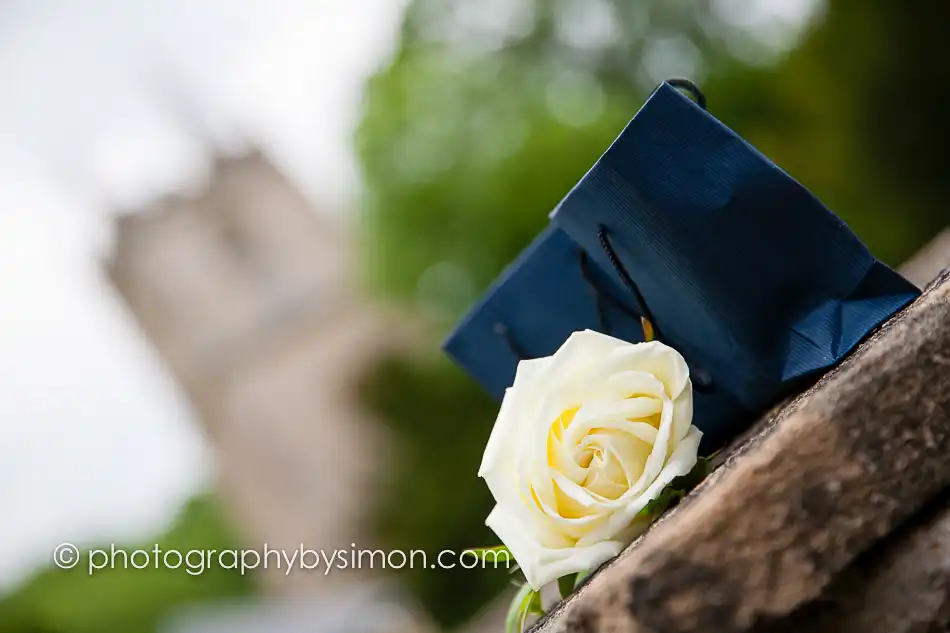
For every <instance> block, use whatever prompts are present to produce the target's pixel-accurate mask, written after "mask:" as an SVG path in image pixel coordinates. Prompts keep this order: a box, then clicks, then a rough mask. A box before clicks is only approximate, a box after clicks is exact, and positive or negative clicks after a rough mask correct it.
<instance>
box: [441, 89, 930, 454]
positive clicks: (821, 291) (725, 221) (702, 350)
mask: <svg viewBox="0 0 950 633" xmlns="http://www.w3.org/2000/svg"><path fill="white" fill-rule="evenodd" d="M683 84H685V86H686V87H688V88H692V86H691V85H690V84H688V83H686V82H681V84H680V85H683ZM692 90H694V91H695V88H692ZM695 92H696V94H697V95H698V97H699V98H698V99H697V101H698V103H697V102H694V101H693V100H691V99H690V98H688V97H687V96H685V95H684V94H683V93H681V92H680V91H679V90H677V88H676V87H674V86H673V85H672V83H664V84H661V85H660V86H659V87H658V88H657V89H656V90H655V91H654V93H653V94H652V95H651V96H650V98H649V99H648V100H647V102H646V103H645V104H644V106H643V107H642V108H641V109H640V111H639V112H638V113H637V114H636V116H635V117H634V118H633V119H632V120H631V121H630V123H629V124H628V125H627V127H626V128H625V129H624V130H623V132H622V133H621V134H620V136H619V137H618V138H617V139H616V140H615V141H614V143H613V144H612V145H611V146H610V148H609V149H608V150H607V151H606V153H604V155H603V156H602V157H601V158H600V160H599V161H598V162H597V163H596V164H595V165H594V167H593V168H591V170H590V171H589V172H588V173H587V174H586V175H585V176H584V177H583V178H582V179H581V181H580V182H579V183H578V184H577V185H576V186H575V187H574V188H573V189H572V190H571V191H570V192H569V193H568V195H567V196H566V197H565V198H564V200H563V201H562V202H561V203H560V204H559V205H558V207H557V208H556V209H555V210H554V212H553V213H552V214H551V225H550V226H549V227H548V228H547V229H546V230H545V231H544V232H543V233H542V234H541V235H540V236H539V237H538V238H537V239H536V240H535V242H534V243H532V245H531V246H529V247H528V248H527V249H526V250H525V251H524V252H523V253H522V254H521V256H520V257H519V258H518V259H516V260H515V262H513V263H512V264H511V265H510V266H509V267H508V269H507V270H506V271H505V272H504V273H503V274H502V275H501V277H499V279H497V280H496V282H495V283H494V284H493V285H492V287H491V288H490V289H489V290H488V292H487V293H486V295H485V296H484V297H483V298H482V300H481V301H480V302H479V304H478V305H477V306H476V307H475V308H474V309H473V310H472V311H471V312H470V313H469V314H468V315H467V316H466V317H465V319H464V320H463V321H462V323H461V324H460V325H459V327H458V328H457V329H456V331H455V332H454V333H453V334H452V335H451V336H450V338H449V339H448V340H447V341H446V343H445V350H446V352H447V353H448V354H449V355H450V356H451V357H452V358H453V359H454V360H455V361H456V362H458V363H459V364H460V365H461V366H462V367H463V368H465V369H466V370H467V371H468V372H469V373H470V374H471V375H472V376H473V377H474V378H475V379H476V380H478V381H479V383H481V384H482V385H483V386H484V387H485V388H487V389H488V390H489V391H490V392H491V393H492V394H494V395H495V396H496V397H499V398H500V397H501V396H502V395H503V393H504V389H505V388H507V387H508V386H510V384H511V382H512V380H513V377H514V372H515V367H516V365H517V362H518V360H519V359H520V358H533V357H538V356H548V355H550V354H553V353H554V352H555V351H556V350H557V348H558V347H560V345H561V344H562V343H563V342H564V341H565V340H566V339H567V337H568V336H569V335H570V334H571V333H572V332H574V331H577V330H583V329H593V330H598V331H601V332H604V333H607V334H610V335H612V336H615V337H617V338H621V339H625V340H628V341H632V342H637V341H641V340H643V333H642V329H641V324H640V317H642V316H646V317H648V319H649V321H650V323H652V324H653V325H654V327H655V331H656V338H657V339H659V340H661V341H663V342H664V343H666V344H667V345H670V346H671V347H673V348H675V349H677V350H678V351H679V352H680V353H681V354H682V355H683V357H684V358H685V359H686V361H687V363H688V364H689V365H690V372H691V375H692V378H693V384H694V391H695V408H694V424H695V425H696V426H697V427H699V428H700V430H702V431H703V433H704V440H703V443H704V450H714V449H716V448H718V447H720V446H722V445H723V444H724V443H725V442H727V441H728V440H730V439H731V438H732V437H734V436H735V435H736V434H737V433H739V432H741V431H742V430H743V429H744V428H746V427H747V426H748V424H749V423H750V422H751V421H752V419H753V418H754V417H755V416H756V415H757V414H759V413H761V412H762V411H763V410H764V409H766V408H767V407H769V406H771V405H772V404H774V403H775V402H776V401H777V400H778V399H780V398H781V397H782V396H784V395H786V394H788V393H789V392H790V391H791V390H793V389H795V387H796V386H797V385H800V384H801V383H802V382H803V381H806V380H812V379H814V378H815V377H817V376H818V375H820V374H821V373H822V372H823V371H826V370H827V369H829V368H830V367H832V366H833V365H835V364H836V363H837V362H838V361H840V360H841V359H842V358H843V357H844V356H845V355H846V354H847V353H848V352H849V351H850V350H851V349H853V348H854V346H855V345H857V343H858V342H860V341H861V340H862V339H863V338H864V337H865V336H866V335H867V334H868V333H870V332H871V330H873V329H874V328H875V327H876V326H878V325H879V324H881V323H882V322H883V321H885V320H886V319H887V318H888V317H889V316H891V315H892V314H894V312H896V311H897V310H899V309H900V308H902V307H903V306H904V305H906V304H907V303H909V302H910V301H912V300H913V299H914V298H915V297H917V296H918V294H919V291H918V290H917V288H916V287H914V286H913V285H912V284H910V283H909V282H908V281H906V280H905V279H904V278H903V277H901V276H900V275H898V274H897V273H895V272H894V271H893V270H891V269H890V268H888V267H887V266H885V265H884V264H882V263H881V262H879V261H878V260H877V259H875V258H874V256H873V255H871V253H870V252H869V251H868V250H867V248H866V247H865V246H864V245H863V244H862V243H861V241H860V240H859V239H858V238H857V237H856V236H855V235H854V234H853V233H852V232H851V231H850V230H849V229H848V227H847V226H846V225H845V224H844V223H843V222H842V221H841V220H840V219H839V218H838V217H837V216H835V215H834V214H832V213H831V212H830V211H829V210H828V209H827V208H826V207H825V206H824V205H822V203H821V202H820V201H818V199H816V198H815V197H814V196H813V195H812V194H811V193H810V192H809V191H808V190H807V189H805V188H804V187H803V186H802V185H800V184H799V183H798V182H796V181H795V180H794V179H792V178H791V177H790V176H789V175H788V174H786V173H785V172H783V171H782V170H781V169H779V168H778V167H777V166H776V165H775V164H774V163H772V162H771V161H770V160H769V159H767V158H766V157H765V156H763V155H762V154H761V153H759V152H758V151H757V150H756V149H755V148H753V147H752V146H751V145H749V144H748V143H747V142H746V141H744V140H743V139H742V138H740V137H739V136H737V135H736V134H735V133H734V132H732V131H731V130H730V129H728V128H727V127H726V126H725V125H723V124H722V123H721V122H719V121H718V120H717V119H715V118H714V117H713V116H711V115H710V114H709V113H708V112H706V110H705V109H704V108H703V107H702V106H703V100H702V97H701V95H700V94H699V93H698V91H695Z"/></svg>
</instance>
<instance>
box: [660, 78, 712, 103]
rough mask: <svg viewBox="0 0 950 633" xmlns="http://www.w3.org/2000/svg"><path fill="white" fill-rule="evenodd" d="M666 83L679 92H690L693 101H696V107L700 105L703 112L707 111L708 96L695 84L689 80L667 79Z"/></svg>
mask: <svg viewBox="0 0 950 633" xmlns="http://www.w3.org/2000/svg"><path fill="white" fill-rule="evenodd" d="M666 83H668V84H670V85H671V86H673V87H674V88H676V89H678V90H682V91H684V92H688V93H689V94H690V95H691V96H692V97H693V100H695V101H696V105H698V106H699V107H700V108H702V109H703V110H705V109H706V95H704V94H703V91H702V90H700V89H699V86H697V85H696V84H694V83H693V82H692V81H690V80H689V79H680V78H674V79H667V80H666Z"/></svg>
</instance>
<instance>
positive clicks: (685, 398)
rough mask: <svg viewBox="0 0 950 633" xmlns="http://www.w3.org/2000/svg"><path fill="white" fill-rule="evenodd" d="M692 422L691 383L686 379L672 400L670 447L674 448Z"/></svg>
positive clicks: (687, 431)
mask: <svg viewBox="0 0 950 633" xmlns="http://www.w3.org/2000/svg"><path fill="white" fill-rule="evenodd" d="M692 423H693V385H692V382H691V381H686V387H685V388H684V389H683V391H682V392H681V393H680V395H679V396H678V397H677V398H676V399H675V400H674V401H673V434H672V436H671V440H672V441H671V442H670V444H672V445H673V446H672V447H671V450H672V449H675V448H676V444H678V443H679V442H680V441H681V440H682V439H683V438H684V437H686V434H687V433H689V427H690V425H691V424H692Z"/></svg>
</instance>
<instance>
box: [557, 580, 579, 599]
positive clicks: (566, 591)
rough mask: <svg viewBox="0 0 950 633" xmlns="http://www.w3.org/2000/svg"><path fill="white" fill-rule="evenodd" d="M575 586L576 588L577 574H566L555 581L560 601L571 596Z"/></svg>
mask: <svg viewBox="0 0 950 633" xmlns="http://www.w3.org/2000/svg"><path fill="white" fill-rule="evenodd" d="M575 586H577V574H568V575H566V576H561V577H560V578H558V579H557V590H558V591H559V592H560V593H561V599H562V600H563V599H564V598H566V597H568V596H569V595H571V592H572V591H574V587H575Z"/></svg>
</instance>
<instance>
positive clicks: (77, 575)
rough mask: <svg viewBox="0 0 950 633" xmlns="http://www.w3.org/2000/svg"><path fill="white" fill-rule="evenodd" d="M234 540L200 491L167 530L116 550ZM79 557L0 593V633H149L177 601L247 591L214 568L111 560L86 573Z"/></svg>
mask: <svg viewBox="0 0 950 633" xmlns="http://www.w3.org/2000/svg"><path fill="white" fill-rule="evenodd" d="M235 542H236V541H235V539H234V536H233V535H232V534H231V533H230V531H229V530H228V528H227V527H226V523H225V522H224V520H223V518H222V516H221V514H220V511H219V509H218V507H217V505H216V504H215V502H214V500H213V499H212V498H210V497H199V498H196V499H193V500H192V501H191V502H189V503H188V505H187V506H186V507H185V508H184V510H183V511H182V513H181V515H180V516H179V518H178V520H177V521H176V522H175V524H174V525H173V526H172V527H171V528H170V529H169V530H168V531H167V532H166V533H164V534H162V535H160V536H158V537H157V538H156V539H154V540H152V541H149V542H147V544H141V545H134V544H133V545H126V546H123V547H122V548H121V549H123V550H125V551H128V552H131V551H133V550H135V549H138V548H141V549H145V550H151V549H152V548H153V547H154V544H156V543H157V544H158V545H160V546H161V548H162V549H163V550H164V551H168V550H172V549H174V550H178V551H181V552H183V553H184V552H187V551H188V550H191V549H202V550H206V549H218V550H222V549H234V548H235V547H236V545H235ZM93 549H95V548H93ZM102 549H105V550H108V549H109V547H108V546H107V547H103V548H102ZM117 549H119V548H118V547H117ZM86 555H87V554H86V553H84V554H83V556H82V558H81V561H80V564H79V565H77V566H76V567H75V568H73V569H70V570H61V569H55V568H49V569H46V570H43V571H41V572H39V573H38V574H36V575H35V576H34V577H33V578H32V579H30V580H29V581H28V582H27V583H26V584H24V585H23V586H22V587H20V588H19V589H18V590H16V591H15V592H13V593H12V594H10V595H7V596H5V597H3V598H0V633H109V632H110V631H115V632H116V633H151V632H152V631H155V630H156V627H157V626H158V625H159V623H160V622H161V620H162V619H163V618H164V617H165V616H166V615H168V613H169V612H170V611H171V610H172V609H174V608H176V607H180V606H184V605H187V604H192V603H197V602H204V601H213V600H220V599H227V598H235V597H242V596H248V595H251V594H252V592H253V587H252V584H251V581H250V579H249V578H247V577H242V576H241V575H240V573H239V572H238V571H231V570H223V569H220V568H215V567H213V566H212V567H210V568H209V569H207V570H206V571H204V573H202V574H201V575H200V576H191V575H189V574H188V573H186V572H185V571H184V569H178V570H171V569H164V568H160V569H154V568H153V567H150V568H147V569H134V568H132V567H131V566H130V567H129V568H128V569H124V568H123V567H122V566H121V565H118V564H117V565H116V567H115V568H114V569H103V570H100V571H97V572H95V573H94V574H93V575H92V576H90V575H89V574H88V567H87V564H86V561H87V560H88V559H87V558H86Z"/></svg>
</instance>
